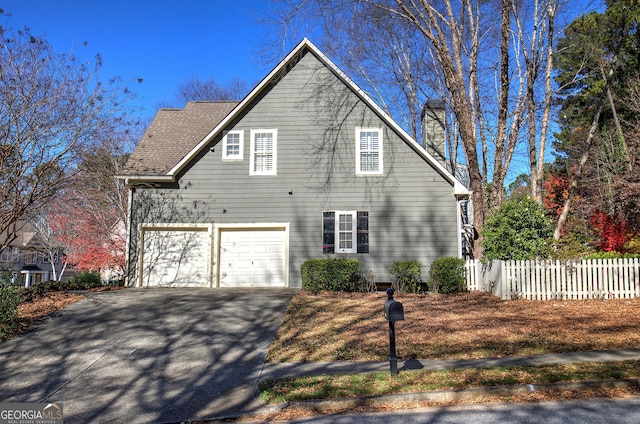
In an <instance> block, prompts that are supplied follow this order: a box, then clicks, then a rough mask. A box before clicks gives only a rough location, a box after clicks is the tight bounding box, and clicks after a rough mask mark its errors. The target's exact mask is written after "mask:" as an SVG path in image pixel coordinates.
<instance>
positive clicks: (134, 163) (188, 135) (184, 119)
mask: <svg viewBox="0 0 640 424" xmlns="http://www.w3.org/2000/svg"><path fill="white" fill-rule="evenodd" d="M238 103H239V102H237V101H215V102H189V103H187V105H186V106H185V107H184V109H160V110H159V111H158V113H157V114H156V116H155V118H154V119H153V121H152V122H151V125H149V128H147V131H146V132H145V133H144V135H143V136H142V139H140V142H139V143H138V145H137V146H136V148H135V149H134V151H133V153H132V154H131V157H130V158H129V160H128V161H127V163H126V165H125V167H124V169H123V170H122V172H121V174H120V175H122V176H160V175H166V174H167V173H168V172H169V171H170V170H171V169H172V168H173V167H174V166H175V165H177V164H178V162H180V160H182V158H184V157H185V156H186V155H187V154H188V153H189V152H191V150H192V149H193V148H194V147H195V146H196V145H197V144H198V143H199V142H200V141H202V139H203V138H204V137H205V136H206V135H207V134H209V132H211V130H212V129H213V128H215V126H216V125H217V124H218V123H219V122H220V121H222V120H223V119H224V118H225V117H226V116H227V115H228V114H229V112H231V111H232V110H233V108H235V107H236V105H237V104H238Z"/></svg>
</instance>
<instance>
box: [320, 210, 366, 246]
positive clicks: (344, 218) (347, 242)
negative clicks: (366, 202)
mask: <svg viewBox="0 0 640 424" xmlns="http://www.w3.org/2000/svg"><path fill="white" fill-rule="evenodd" d="M322 222H323V225H322V253H369V212H367V211H329V212H323V213H322Z"/></svg>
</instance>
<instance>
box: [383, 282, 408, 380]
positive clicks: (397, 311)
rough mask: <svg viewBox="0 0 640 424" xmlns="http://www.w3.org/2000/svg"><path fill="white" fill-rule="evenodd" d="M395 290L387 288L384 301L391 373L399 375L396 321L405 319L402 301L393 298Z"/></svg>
mask: <svg viewBox="0 0 640 424" xmlns="http://www.w3.org/2000/svg"><path fill="white" fill-rule="evenodd" d="M393 293H394V290H393V289H391V288H389V289H387V301H386V302H385V303H384V317H385V318H386V319H387V320H388V321H389V365H390V367H391V375H398V358H397V357H396V328H395V324H396V321H404V308H403V306H402V303H400V302H398V301H396V300H394V299H393Z"/></svg>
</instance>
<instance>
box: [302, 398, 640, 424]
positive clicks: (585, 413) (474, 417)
mask: <svg viewBox="0 0 640 424" xmlns="http://www.w3.org/2000/svg"><path fill="white" fill-rule="evenodd" d="M639 422H640V397H635V398H631V399H583V400H577V401H564V402H543V403H497V404H482V405H461V406H455V407H442V408H423V409H414V410H406V411H397V412H385V413H375V414H340V415H336V414H334V415H327V416H319V417H312V418H305V419H298V420H292V421H289V423H300V424H301V423H315V424H324V423H326V424H356V423H367V424H406V423H415V424H515V423H517V424H540V423H544V424H586V423H588V424H637V423H639Z"/></svg>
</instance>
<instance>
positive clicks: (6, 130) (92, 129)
mask: <svg viewBox="0 0 640 424" xmlns="http://www.w3.org/2000/svg"><path fill="white" fill-rule="evenodd" d="M0 37H1V39H0V63H1V64H2V65H1V66H0V199H2V203H1V204H0V234H1V236H0V250H2V249H4V248H6V247H7V246H8V245H9V243H11V241H13V240H14V239H15V237H16V234H17V232H18V231H19V230H20V225H21V224H20V223H22V222H28V221H33V220H34V217H36V216H38V215H40V214H41V212H42V211H43V210H45V209H46V206H47V205H49V204H51V202H53V201H54V199H55V198H56V195H57V194H59V193H60V192H61V191H62V190H63V189H64V188H65V187H67V186H68V183H69V182H70V181H71V179H72V177H73V175H74V174H75V165H76V164H77V158H78V154H79V153H80V152H81V151H83V150H86V149H89V148H90V147H91V146H93V144H94V142H95V140H100V139H102V136H103V135H104V133H105V132H108V131H110V128H113V127H114V126H117V125H121V124H122V123H123V122H122V120H123V119H124V118H123V115H122V114H121V113H120V112H122V110H123V104H124V103H123V102H125V101H126V98H127V97H128V96H129V95H131V93H130V92H128V91H126V90H122V86H121V84H120V81H119V80H117V79H112V80H110V81H108V82H106V83H103V82H102V81H100V80H99V79H98V70H99V69H100V66H101V58H100V57H99V56H96V61H95V67H92V68H90V67H89V66H88V65H87V64H84V63H79V62H78V61H76V59H75V57H74V56H73V55H72V54H59V53H56V52H55V51H54V50H53V49H52V47H51V45H50V44H49V43H48V42H47V41H46V40H45V39H43V38H42V37H39V36H35V35H33V34H32V33H31V32H30V31H29V30H28V29H25V30H22V31H13V30H11V29H7V28H2V27H0Z"/></svg>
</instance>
